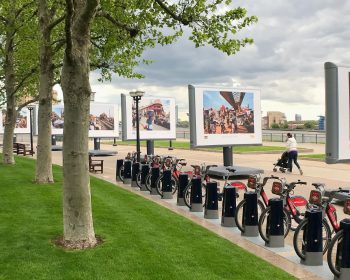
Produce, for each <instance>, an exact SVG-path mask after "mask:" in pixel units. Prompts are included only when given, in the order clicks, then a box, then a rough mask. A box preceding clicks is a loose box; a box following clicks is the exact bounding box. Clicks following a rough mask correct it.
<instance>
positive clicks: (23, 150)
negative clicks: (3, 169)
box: [13, 143, 34, 156]
mask: <svg viewBox="0 0 350 280" xmlns="http://www.w3.org/2000/svg"><path fill="white" fill-rule="evenodd" d="M13 152H14V153H16V154H17V155H24V156H26V155H31V156H33V155H34V151H32V150H31V149H30V148H29V149H28V148H27V146H26V144H23V143H13Z"/></svg>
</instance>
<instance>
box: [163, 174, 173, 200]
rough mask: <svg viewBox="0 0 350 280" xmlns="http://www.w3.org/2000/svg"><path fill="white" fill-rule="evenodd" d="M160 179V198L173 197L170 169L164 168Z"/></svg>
mask: <svg viewBox="0 0 350 280" xmlns="http://www.w3.org/2000/svg"><path fill="white" fill-rule="evenodd" d="M161 180H162V198H163V199H173V189H172V184H171V170H165V171H164V172H163V178H162V179H161Z"/></svg>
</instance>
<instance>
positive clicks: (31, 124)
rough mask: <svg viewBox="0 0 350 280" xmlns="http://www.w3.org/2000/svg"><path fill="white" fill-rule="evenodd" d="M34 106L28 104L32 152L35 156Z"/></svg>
mask: <svg viewBox="0 0 350 280" xmlns="http://www.w3.org/2000/svg"><path fill="white" fill-rule="evenodd" d="M33 109H34V107H32V106H28V110H29V129H30V154H31V155H32V156H33V114H32V111H33Z"/></svg>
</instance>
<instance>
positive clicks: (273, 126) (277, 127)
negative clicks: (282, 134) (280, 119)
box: [271, 123, 280, 129]
mask: <svg viewBox="0 0 350 280" xmlns="http://www.w3.org/2000/svg"><path fill="white" fill-rule="evenodd" d="M271 128H272V129H279V128H280V125H279V124H278V123H273V124H271Z"/></svg>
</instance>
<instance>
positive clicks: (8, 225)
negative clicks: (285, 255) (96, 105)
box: [0, 157, 294, 280]
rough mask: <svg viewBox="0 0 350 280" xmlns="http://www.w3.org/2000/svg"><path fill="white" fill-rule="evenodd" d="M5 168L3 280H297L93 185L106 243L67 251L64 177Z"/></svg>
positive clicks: (0, 231)
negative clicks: (40, 178) (56, 241)
mask: <svg viewBox="0 0 350 280" xmlns="http://www.w3.org/2000/svg"><path fill="white" fill-rule="evenodd" d="M16 162H17V164H16V165H13V166H5V165H3V164H0V171H1V176H0V193H1V203H0V221H1V223H0V248H1V250H0V263H1V269H0V279H11V280H13V279H65V280H66V279H84V280H86V279H118V280H119V279H152V280H154V279H201V278H205V279H294V278H293V277H292V276H290V275H289V274H287V273H286V272H284V271H282V270H280V269H278V268H276V267H273V266H271V265H270V264H268V263H267V262H265V261H263V260H261V259H259V258H257V257H256V256H254V255H251V254H249V253H248V252H246V251H244V250H243V249H240V248H239V247H237V246H235V245H234V244H232V243H230V242H229V241H227V240H225V239H222V238H220V237H218V236H217V235H215V234H214V233H212V232H210V231H208V230H206V229H203V228H202V227H200V226H198V225H196V224H194V223H192V222H191V221H189V220H187V219H185V218H183V217H181V216H179V215H176V214H174V213H172V212H171V211H169V210H167V209H165V208H162V207H161V206H159V205H157V204H155V203H153V202H151V201H148V200H145V199H143V198H142V197H139V196H138V195H135V194H133V193H130V192H128V191H126V190H124V189H121V188H118V187H116V186H115V185H113V184H110V183H108V182H105V181H102V180H99V179H96V178H93V177H92V178H91V191H92V204H93V217H94V227H95V232H96V234H98V235H100V236H102V238H103V239H104V241H105V242H104V243H103V244H101V245H100V246H98V247H97V248H95V249H89V250H85V251H75V252H72V251H70V252H69V251H64V250H63V249H61V248H57V247H55V246H54V245H53V244H52V242H51V240H52V239H53V238H55V237H57V236H58V235H61V234H62V231H63V229H62V201H61V200H62V189H61V184H62V170H61V168H60V167H57V166H55V167H54V177H55V184H52V185H36V184H34V183H33V182H32V179H33V174H34V171H35V161H34V160H32V159H26V158H23V157H17V158H16Z"/></svg>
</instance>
